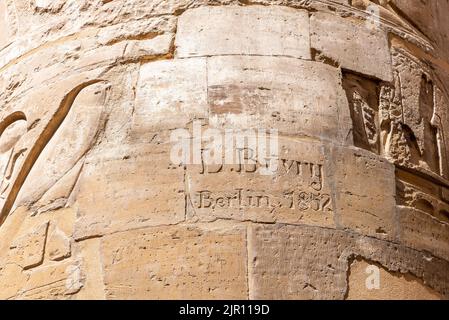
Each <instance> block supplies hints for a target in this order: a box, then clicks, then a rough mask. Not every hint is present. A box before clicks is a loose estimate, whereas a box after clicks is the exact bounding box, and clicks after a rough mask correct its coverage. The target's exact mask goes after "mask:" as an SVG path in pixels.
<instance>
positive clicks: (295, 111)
mask: <svg viewBox="0 0 449 320" xmlns="http://www.w3.org/2000/svg"><path fill="white" fill-rule="evenodd" d="M223 70H226V72H223ZM208 100H209V106H210V121H211V124H212V125H214V126H218V127H231V128H242V129H246V128H276V129H278V130H279V132H280V134H285V135H295V136H307V137H316V138H322V139H332V140H334V139H335V140H336V141H338V143H343V142H345V141H346V139H347V138H348V135H349V131H350V115H349V108H348V104H347V100H346V98H345V94H344V91H343V90H342V87H341V75H340V71H339V70H338V69H336V68H333V67H331V66H328V65H324V64H321V63H316V62H311V61H302V60H297V59H291V58H282V57H281V58H273V57H246V56H236V57H213V58H210V59H208ZM316 123H320V125H319V126H317V125H316Z"/></svg>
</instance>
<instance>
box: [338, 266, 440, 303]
mask: <svg viewBox="0 0 449 320" xmlns="http://www.w3.org/2000/svg"><path fill="white" fill-rule="evenodd" d="M377 272H378V274H376V273H377ZM369 275H372V276H377V275H378V276H379V282H378V287H376V286H373V287H372V288H370V289H368V288H367V285H366V284H367V276H369ZM373 281H374V280H373ZM368 282H369V279H368ZM348 286H349V290H348V294H347V299H348V300H386V299H401V300H440V299H441V295H440V294H438V293H437V292H436V291H434V290H431V289H429V288H428V287H426V286H425V285H424V284H423V283H422V281H421V280H420V279H419V278H417V277H415V276H413V275H411V274H401V273H398V272H389V271H388V270H386V269H385V268H382V266H380V265H379V264H375V263H369V262H366V261H364V260H361V259H359V260H354V261H353V262H352V263H351V266H350V270H349V283H348Z"/></svg>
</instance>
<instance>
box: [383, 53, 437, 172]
mask: <svg viewBox="0 0 449 320" xmlns="http://www.w3.org/2000/svg"><path fill="white" fill-rule="evenodd" d="M392 57H393V66H394V68H395V73H394V81H395V83H394V88H391V87H389V86H388V85H386V86H384V87H383V88H382V90H381V105H380V108H381V114H382V115H383V117H384V119H382V124H383V125H382V126H381V127H382V129H383V131H384V133H383V136H384V137H386V138H384V139H383V142H384V148H385V150H386V154H387V156H390V157H391V158H392V159H393V160H394V162H395V163H396V164H400V165H403V166H407V167H410V168H419V169H423V170H426V171H429V172H433V173H436V174H438V175H441V173H442V172H441V171H440V161H441V159H439V158H438V156H436V155H438V154H439V152H438V143H437V131H438V129H437V128H436V127H435V126H434V125H433V121H432V120H433V118H434V112H435V103H434V91H435V84H434V81H433V80H432V73H431V72H430V70H429V68H428V67H427V66H426V65H425V64H424V63H422V62H420V61H419V60H418V59H416V58H414V57H412V56H411V55H410V54H408V53H407V52H405V51H404V50H400V49H393V55H392ZM386 114H388V115H389V117H388V116H387V117H388V118H387V117H385V115H386ZM385 118H386V119H385ZM387 124H388V125H387ZM387 132H388V133H387Z"/></svg>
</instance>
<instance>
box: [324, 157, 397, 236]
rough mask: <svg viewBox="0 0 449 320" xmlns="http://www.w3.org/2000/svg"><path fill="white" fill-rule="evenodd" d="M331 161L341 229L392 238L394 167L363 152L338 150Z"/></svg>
mask: <svg viewBox="0 0 449 320" xmlns="http://www.w3.org/2000/svg"><path fill="white" fill-rule="evenodd" d="M332 159H333V161H334V167H333V173H334V175H335V189H336V199H335V202H336V210H337V215H338V216H337V220H338V224H339V226H340V227H342V228H344V229H348V230H354V231H357V232H359V233H361V234H366V235H370V236H375V237H380V238H384V239H393V238H394V212H395V194H396V190H395V169H394V166H393V165H392V164H390V163H389V162H387V161H386V160H384V159H383V158H381V157H379V156H376V155H374V154H372V153H370V152H367V151H364V150H361V149H349V148H335V149H334V153H333V155H332Z"/></svg>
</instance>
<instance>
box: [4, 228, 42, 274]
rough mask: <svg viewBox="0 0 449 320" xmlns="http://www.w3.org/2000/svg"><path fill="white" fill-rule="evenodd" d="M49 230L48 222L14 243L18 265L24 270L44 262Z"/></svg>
mask: <svg viewBox="0 0 449 320" xmlns="http://www.w3.org/2000/svg"><path fill="white" fill-rule="evenodd" d="M47 230H48V222H46V223H44V224H42V225H40V226H38V227H36V228H35V229H33V230H31V231H30V232H29V233H27V234H25V235H23V236H22V237H20V238H18V239H16V240H15V241H14V242H13V243H12V245H11V249H13V250H14V251H15V259H16V261H17V264H18V265H20V266H21V267H22V268H23V269H30V268H33V267H36V266H38V265H40V264H41V263H42V262H43V260H44V252H45V242H46V240H47Z"/></svg>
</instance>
